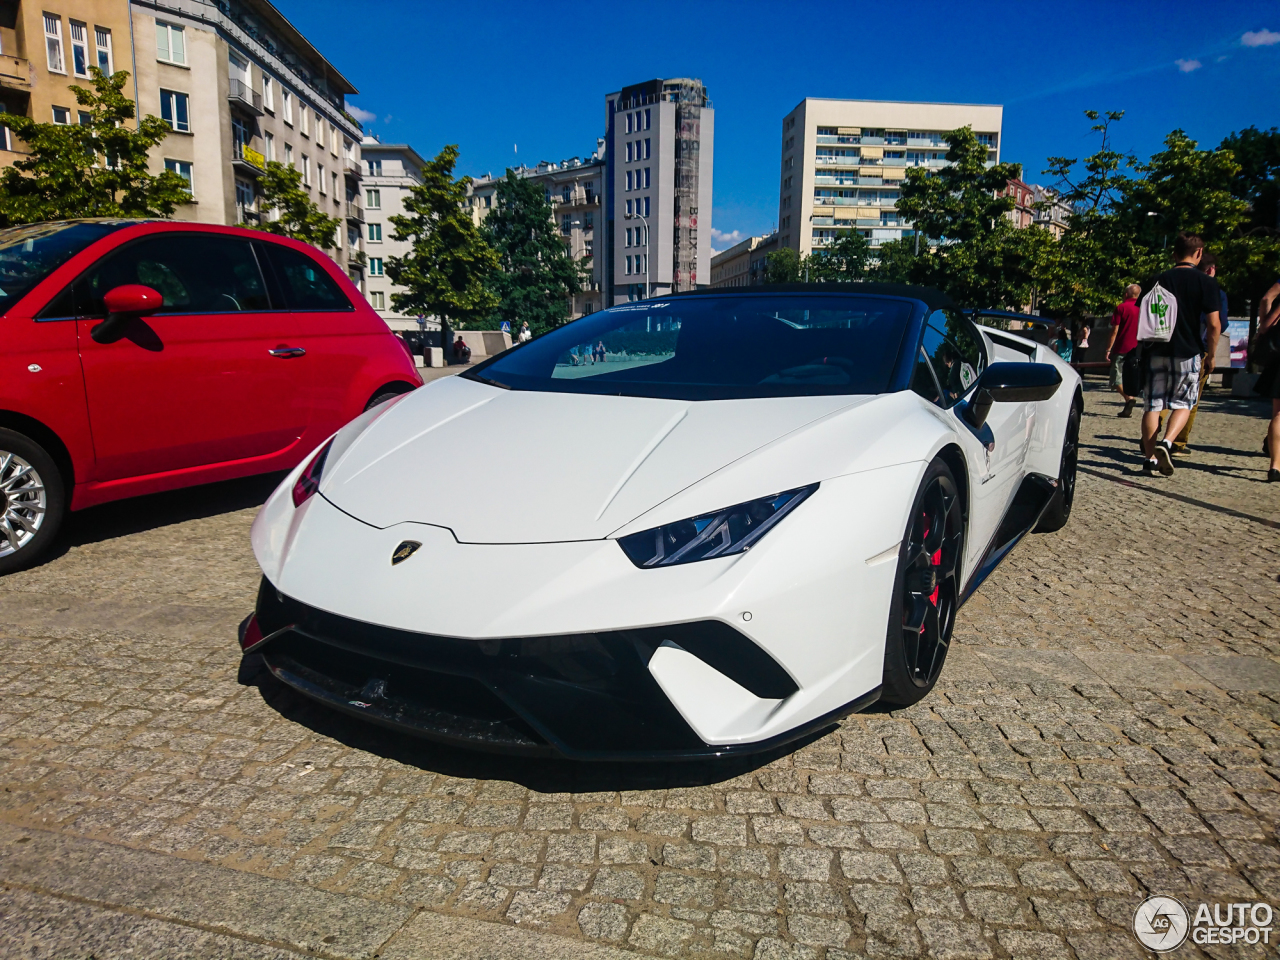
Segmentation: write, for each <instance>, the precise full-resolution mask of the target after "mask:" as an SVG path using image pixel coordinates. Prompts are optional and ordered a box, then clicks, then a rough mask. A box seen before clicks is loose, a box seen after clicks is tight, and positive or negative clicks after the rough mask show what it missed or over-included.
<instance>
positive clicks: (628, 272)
mask: <svg viewBox="0 0 1280 960" xmlns="http://www.w3.org/2000/svg"><path fill="white" fill-rule="evenodd" d="M630 275H631V258H630V257H627V276H630Z"/></svg>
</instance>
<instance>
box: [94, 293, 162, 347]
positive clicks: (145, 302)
mask: <svg viewBox="0 0 1280 960" xmlns="http://www.w3.org/2000/svg"><path fill="white" fill-rule="evenodd" d="M102 302H103V303H104V304H105V305H106V308H107V318H106V319H105V320H103V321H102V323H100V324H98V325H97V326H96V327H94V328H93V330H91V331H90V332H89V336H90V337H92V338H93V342H94V343H115V342H116V341H117V340H119V339H121V338H122V337H123V336H124V333H125V331H126V330H127V329H128V328H129V322H130V321H131V320H133V319H134V318H135V317H145V316H150V315H151V314H153V313H155V312H156V311H157V310H159V309H160V308H161V307H163V306H164V297H163V296H161V295H160V293H159V292H158V291H155V290H152V289H151V288H150V287H144V286H143V285H142V284H140V283H126V284H124V285H123V286H119V287H115V288H113V289H111V290H108V291H107V294H106V296H104V297H103V298H102Z"/></svg>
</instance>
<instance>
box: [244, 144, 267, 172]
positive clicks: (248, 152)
mask: <svg viewBox="0 0 1280 960" xmlns="http://www.w3.org/2000/svg"><path fill="white" fill-rule="evenodd" d="M241 154H242V155H243V156H244V159H245V160H246V161H247V162H248V163H252V164H253V165H254V166H255V167H257V168H259V169H260V170H265V169H267V158H266V157H264V156H263V155H262V154H260V153H259V152H258V151H257V150H255V149H253V147H251V146H249V145H248V144H245V145H244V147H242V148H241Z"/></svg>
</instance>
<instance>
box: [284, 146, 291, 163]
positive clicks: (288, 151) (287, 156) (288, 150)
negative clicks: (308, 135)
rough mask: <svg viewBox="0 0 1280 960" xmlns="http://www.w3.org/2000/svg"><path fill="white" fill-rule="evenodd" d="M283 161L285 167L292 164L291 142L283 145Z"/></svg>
mask: <svg viewBox="0 0 1280 960" xmlns="http://www.w3.org/2000/svg"><path fill="white" fill-rule="evenodd" d="M284 163H285V166H286V167H292V166H293V144H291V143H286V144H285V145H284Z"/></svg>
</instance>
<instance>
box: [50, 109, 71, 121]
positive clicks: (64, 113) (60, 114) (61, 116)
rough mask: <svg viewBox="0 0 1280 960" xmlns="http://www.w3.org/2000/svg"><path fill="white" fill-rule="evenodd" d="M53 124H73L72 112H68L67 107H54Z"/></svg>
mask: <svg viewBox="0 0 1280 960" xmlns="http://www.w3.org/2000/svg"><path fill="white" fill-rule="evenodd" d="M53 122H54V123H59V124H65V123H70V122H71V111H70V110H68V109H67V108H66V107H54V108H53Z"/></svg>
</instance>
